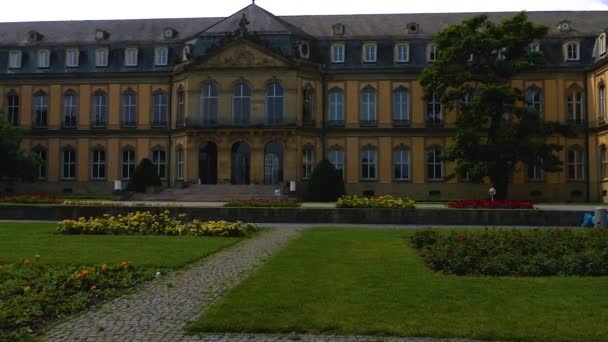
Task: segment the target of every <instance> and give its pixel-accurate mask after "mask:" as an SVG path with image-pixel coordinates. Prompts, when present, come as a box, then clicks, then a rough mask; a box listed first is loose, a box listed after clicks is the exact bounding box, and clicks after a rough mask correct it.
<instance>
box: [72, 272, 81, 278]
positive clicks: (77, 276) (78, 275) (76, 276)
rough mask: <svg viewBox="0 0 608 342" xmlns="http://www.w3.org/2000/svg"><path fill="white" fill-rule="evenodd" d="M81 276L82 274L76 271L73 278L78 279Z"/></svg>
mask: <svg viewBox="0 0 608 342" xmlns="http://www.w3.org/2000/svg"><path fill="white" fill-rule="evenodd" d="M81 277H82V274H80V273H78V274H77V275H75V276H74V278H76V279H80V278H81Z"/></svg>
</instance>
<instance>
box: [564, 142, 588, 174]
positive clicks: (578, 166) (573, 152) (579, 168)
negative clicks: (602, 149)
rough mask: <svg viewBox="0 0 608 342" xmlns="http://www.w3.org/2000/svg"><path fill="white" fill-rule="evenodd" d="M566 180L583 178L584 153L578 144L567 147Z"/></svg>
mask: <svg viewBox="0 0 608 342" xmlns="http://www.w3.org/2000/svg"><path fill="white" fill-rule="evenodd" d="M568 180H572V181H581V180H585V155H584V151H583V149H582V148H580V147H578V146H574V147H571V148H570V149H568Z"/></svg>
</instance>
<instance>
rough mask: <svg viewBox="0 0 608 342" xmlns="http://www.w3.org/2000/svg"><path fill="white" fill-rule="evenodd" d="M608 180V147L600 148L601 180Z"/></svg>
mask: <svg viewBox="0 0 608 342" xmlns="http://www.w3.org/2000/svg"><path fill="white" fill-rule="evenodd" d="M606 178H608V150H607V149H606V145H602V146H600V179H606Z"/></svg>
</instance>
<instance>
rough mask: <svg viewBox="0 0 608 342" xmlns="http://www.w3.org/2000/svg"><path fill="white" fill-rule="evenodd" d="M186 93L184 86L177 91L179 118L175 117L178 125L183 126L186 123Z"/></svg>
mask: <svg viewBox="0 0 608 342" xmlns="http://www.w3.org/2000/svg"><path fill="white" fill-rule="evenodd" d="M185 117H186V94H185V92H184V89H183V88H181V87H180V88H179V89H178V91H177V118H176V119H175V120H176V121H177V122H176V125H177V127H183V126H184V125H185V124H186V119H185Z"/></svg>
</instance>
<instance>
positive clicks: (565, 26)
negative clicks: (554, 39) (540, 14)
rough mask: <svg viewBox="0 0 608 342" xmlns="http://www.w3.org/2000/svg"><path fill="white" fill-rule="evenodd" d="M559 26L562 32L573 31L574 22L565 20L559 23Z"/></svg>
mask: <svg viewBox="0 0 608 342" xmlns="http://www.w3.org/2000/svg"><path fill="white" fill-rule="evenodd" d="M557 28H558V29H559V30H560V32H570V31H572V24H570V22H569V21H567V20H564V21H561V22H560V23H559V24H558V25H557Z"/></svg>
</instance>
